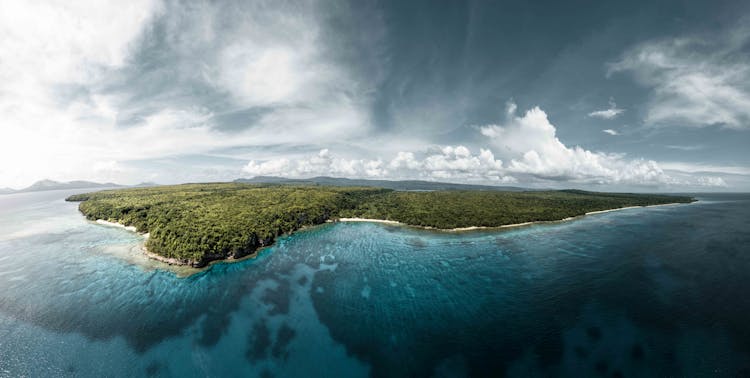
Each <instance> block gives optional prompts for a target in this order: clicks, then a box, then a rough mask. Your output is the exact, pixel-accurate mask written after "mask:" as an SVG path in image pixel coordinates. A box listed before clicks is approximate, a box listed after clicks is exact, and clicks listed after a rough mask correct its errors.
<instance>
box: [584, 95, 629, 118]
mask: <svg viewBox="0 0 750 378" xmlns="http://www.w3.org/2000/svg"><path fill="white" fill-rule="evenodd" d="M624 112H625V109H620V108H618V107H617V104H616V103H615V101H614V100H613V99H609V108H607V109H604V110H597V111H593V112H591V113H589V117H594V118H601V119H614V118H617V116H619V115H620V114H622V113H624Z"/></svg>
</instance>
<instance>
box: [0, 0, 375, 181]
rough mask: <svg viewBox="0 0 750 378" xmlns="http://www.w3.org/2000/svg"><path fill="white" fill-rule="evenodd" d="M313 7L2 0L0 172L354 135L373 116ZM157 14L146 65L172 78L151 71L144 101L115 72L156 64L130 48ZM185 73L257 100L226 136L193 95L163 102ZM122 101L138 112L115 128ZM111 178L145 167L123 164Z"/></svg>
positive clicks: (145, 38) (24, 177) (71, 175)
mask: <svg viewBox="0 0 750 378" xmlns="http://www.w3.org/2000/svg"><path fill="white" fill-rule="evenodd" d="M183 5H184V6H183ZM316 6H317V5H315V4H313V3H306V5H304V8H299V9H298V8H295V7H296V6H291V9H287V8H289V7H290V5H289V4H286V3H284V4H282V3H280V2H268V3H262V2H252V3H240V4H224V3H218V4H217V3H208V2H206V3H201V2H193V3H191V4H189V5H186V4H180V3H168V4H162V3H161V2H158V1H156V0H154V1H149V0H137V1H132V2H127V3H125V2H124V3H118V4H109V3H104V2H93V3H91V4H88V3H85V2H76V3H70V2H41V3H37V2H7V1H2V2H0V81H1V82H2V83H3V84H2V86H0V132H1V133H2V134H0V183H2V185H3V186H5V185H7V186H13V187H23V186H26V185H29V184H30V183H32V182H33V181H36V180H38V179H41V178H53V179H57V180H73V179H91V180H99V179H105V178H107V177H110V176H107V175H105V174H104V171H103V170H102V169H101V168H102V167H100V166H97V167H95V166H94V165H96V163H92V162H97V161H103V162H109V161H117V162H120V163H121V166H127V162H128V161H130V160H142V159H159V158H166V157H171V156H180V155H188V154H205V153H209V152H211V151H213V150H216V149H220V148H225V147H233V146H263V145H267V144H300V143H301V144H308V145H311V144H319V143H321V142H327V141H330V140H332V139H337V140H342V141H344V140H346V139H347V138H352V136H358V135H362V133H364V132H366V131H367V130H368V127H369V124H370V122H369V113H368V110H367V106H368V102H367V101H368V98H367V96H368V94H367V93H369V91H370V89H369V88H370V87H369V86H367V85H365V84H363V83H362V82H361V81H358V80H354V79H353V77H352V75H351V74H350V73H349V72H347V71H346V70H345V69H343V68H342V67H340V66H339V65H337V64H336V63H335V62H333V61H332V60H331V59H330V58H329V55H328V54H326V50H325V49H326V47H325V46H324V45H323V44H322V42H321V38H319V35H318V32H317V28H318V26H317V24H318V23H319V22H320V20H318V19H317V18H316V17H318V16H320V15H319V11H318V10H315V9H314V8H315V7H316ZM222 7H223V8H222ZM235 7H240V8H242V7H246V8H248V9H244V8H243V9H239V8H235ZM220 12H224V13H223V14H219V13H220ZM154 22H158V23H159V25H161V27H160V28H159V30H162V29H163V33H164V34H165V36H164V39H165V41H164V43H165V44H166V45H165V46H161V45H159V46H158V47H159V48H160V50H159V53H160V54H165V56H168V58H169V59H173V60H167V61H168V62H170V64H171V63H172V62H173V61H174V65H169V66H164V67H159V69H160V70H163V71H160V72H159V75H158V76H155V77H164V76H165V75H166V76H167V77H169V78H170V79H172V78H174V79H175V80H178V82H175V83H168V84H169V85H167V86H166V87H163V88H162V87H161V85H163V84H164V83H154V85H155V87H154V88H155V89H156V90H158V91H160V92H159V94H158V98H157V99H155V100H154V102H153V103H148V104H146V105H144V104H143V103H139V102H138V101H135V103H131V102H132V101H133V99H132V98H133V97H137V94H139V93H140V92H139V91H140V90H142V89H141V88H134V87H130V86H129V85H130V83H127V82H125V83H122V82H121V80H122V75H124V72H130V71H128V69H129V67H132V66H138V67H140V66H143V65H144V63H145V64H146V65H148V64H153V63H154V62H149V61H147V62H134V59H136V58H138V59H141V58H139V56H137V55H134V53H137V52H139V51H141V50H139V49H142V48H144V46H146V47H148V45H149V43H153V40H155V39H157V38H160V37H159V36H160V35H161V34H155V31H154V29H155V27H154ZM135 63H139V64H140V65H139V64H135ZM156 63H158V64H163V63H164V62H163V61H161V60H157V61H156ZM184 77H189V78H191V80H198V81H200V82H201V83H202V84H204V85H207V86H209V87H210V88H211V89H212V90H216V91H217V92H218V93H220V96H218V95H217V96H218V97H221V101H225V100H224V97H222V96H225V97H228V98H230V100H229V101H228V102H229V103H230V104H229V105H231V106H230V107H231V108H235V109H237V108H239V109H243V108H245V107H252V106H259V107H262V108H263V109H264V110H263V112H262V115H261V116H260V118H259V119H258V120H257V121H254V123H255V124H254V125H239V126H240V127H239V131H237V132H235V133H234V134H233V135H231V137H228V136H227V135H226V134H223V133H222V132H221V131H218V130H217V129H216V124H215V119H214V116H215V114H214V113H213V112H212V110H210V109H207V108H203V107H202V105H201V106H196V105H190V104H191V101H178V102H176V103H172V102H166V103H162V101H164V100H163V98H168V97H169V96H172V95H173V92H175V91H177V92H179V91H180V90H183V89H185V88H186V87H190V85H193V82H190V84H187V83H186V82H179V80H180V79H181V78H184ZM113 83H114V84H113ZM369 85H376V83H374V82H370V83H369ZM113 86H114V87H116V90H114V91H112V87H113ZM149 89H150V88H149ZM60 91H71V92H75V93H80V95H78V94H76V95H68V94H65V95H61V93H60ZM66 93H67V92H66ZM363 93H364V94H363ZM134 94H136V96H134ZM150 95H153V94H150ZM213 101H216V98H214V99H213ZM232 103H234V104H232ZM144 106H145V108H146V109H145V110H144ZM130 107H133V109H131V108H130ZM152 107H153V108H155V109H157V110H156V111H154V110H150V109H152ZM123 112H135V113H137V114H138V117H136V119H135V121H133V122H131V123H129V124H128V126H127V127H123V126H121V125H119V124H118V119H119V118H120V117H122V116H123ZM249 126H254V127H252V128H250V127H249ZM342 169H343V168H342ZM370 170H371V171H373V172H375V171H377V169H370ZM142 173H145V172H142ZM164 176H165V177H166V176H169V177H177V176H178V175H177V174H176V173H174V172H173V173H172V174H171V175H170V174H166V175H164ZM117 179H118V180H124V181H126V182H128V181H129V182H135V181H142V180H143V177H139V176H138V172H137V171H135V170H124V171H122V172H120V173H118V176H117Z"/></svg>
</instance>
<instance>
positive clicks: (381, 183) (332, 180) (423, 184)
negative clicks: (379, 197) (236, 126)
mask: <svg viewBox="0 0 750 378" xmlns="http://www.w3.org/2000/svg"><path fill="white" fill-rule="evenodd" d="M234 182H241V183H253V184H302V185H324V186H374V187H378V188H387V189H394V190H498V191H513V192H517V191H524V190H528V189H524V188H519V187H514V186H492V185H473V184H454V183H448V182H433V181H421V180H404V181H391V180H367V179H348V178H340V177H327V176H319V177H312V178H308V179H289V178H284V177H274V176H255V177H253V178H250V179H246V178H241V179H237V180H234Z"/></svg>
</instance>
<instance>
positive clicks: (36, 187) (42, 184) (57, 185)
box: [0, 180, 152, 194]
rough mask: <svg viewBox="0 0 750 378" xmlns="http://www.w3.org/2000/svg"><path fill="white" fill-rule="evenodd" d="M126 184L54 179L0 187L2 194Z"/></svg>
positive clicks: (110, 186) (112, 186)
mask: <svg viewBox="0 0 750 378" xmlns="http://www.w3.org/2000/svg"><path fill="white" fill-rule="evenodd" d="M138 186H152V185H151V184H150V183H143V184H139V185H138ZM124 187H125V185H118V184H115V183H111V182H108V183H104V184H102V183H98V182H91V181H81V180H78V181H68V182H59V181H53V180H40V181H37V182H35V183H33V184H32V185H31V186H29V187H26V188H23V189H19V190H13V189H9V188H3V189H0V194H12V193H27V192H42V191H46V190H62V189H87V188H124Z"/></svg>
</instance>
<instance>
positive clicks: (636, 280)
mask: <svg viewBox="0 0 750 378" xmlns="http://www.w3.org/2000/svg"><path fill="white" fill-rule="evenodd" d="M71 193H73V192H69V191H58V192H44V193H29V194H14V195H7V196H0V376H12V377H16V376H92V377H101V376H123V377H125V376H164V377H168V376H174V377H189V376H259V377H291V376H346V377H356V376H368V375H369V376H502V375H507V376H534V375H538V376H549V375H553V376H595V375H602V376H626V377H627V376H707V375H708V376H737V375H740V376H742V375H743V374H744V375H748V374H750V362H748V361H750V322H748V319H750V295H748V293H750V195H731V194H723V195H701V196H699V199H700V201H699V202H697V203H694V204H690V205H676V206H665V207H653V208H645V209H629V210H623V211H618V212H611V213H604V214H598V215H594V216H588V217H584V218H582V219H579V220H575V221H572V222H564V223H557V224H549V225H538V226H532V227H526V228H519V229H514V230H510V231H502V232H499V231H493V232H484V231H482V232H469V233H461V234H448V233H439V232H430V231H425V230H417V229H412V228H405V227H397V226H388V225H381V224H371V223H339V224H328V225H324V226H320V227H316V228H313V229H310V230H307V231H304V232H300V233H298V234H295V235H293V236H290V237H285V238H282V239H281V240H279V242H278V243H277V244H276V245H274V246H273V247H272V248H269V249H266V250H264V251H263V252H262V253H261V254H260V256H259V257H258V258H257V259H253V260H246V261H243V262H239V263H234V264H217V265H214V266H212V267H211V269H209V270H207V271H204V272H201V273H198V274H195V275H192V276H189V277H187V278H180V277H178V275H176V274H175V273H174V272H171V271H168V270H164V269H162V267H161V266H160V265H159V264H156V263H153V262H148V261H146V260H144V259H143V257H142V256H141V255H140V252H139V243H140V242H141V239H140V237H139V236H137V235H135V234H133V233H129V232H127V231H124V230H121V229H117V228H112V227H106V226H101V225H97V224H93V223H90V222H87V221H86V220H85V219H84V218H83V217H82V216H81V215H80V214H79V213H78V212H77V211H76V204H71V203H66V202H64V201H63V198H65V196H67V195H69V194H71Z"/></svg>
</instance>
